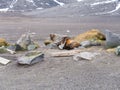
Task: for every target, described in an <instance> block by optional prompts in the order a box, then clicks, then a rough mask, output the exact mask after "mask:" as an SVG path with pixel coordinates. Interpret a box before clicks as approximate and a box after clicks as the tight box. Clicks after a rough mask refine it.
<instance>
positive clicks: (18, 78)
mask: <svg viewBox="0 0 120 90" xmlns="http://www.w3.org/2000/svg"><path fill="white" fill-rule="evenodd" d="M119 23H120V18H119V17H80V18H25V17H2V16H1V17H0V37H2V38H5V39H6V40H7V41H8V42H10V43H13V42H15V41H16V40H17V39H18V38H19V37H20V36H21V34H23V33H25V32H27V31H29V30H30V31H31V32H35V33H36V35H35V36H34V38H33V39H35V40H37V41H39V42H40V45H41V48H40V49H39V50H41V51H42V50H43V49H44V45H43V40H44V39H45V38H47V37H48V36H49V34H50V33H59V34H67V35H70V36H74V35H78V34H79V33H82V32H85V31H87V30H90V29H93V28H96V29H100V30H101V31H103V32H104V30H106V29H109V30H111V31H113V32H116V33H120V30H119V28H120V25H119ZM67 30H69V31H70V32H69V33H68V32H66V31H67ZM91 51H92V52H99V53H101V55H100V56H98V57H97V58H95V59H93V60H92V61H85V60H81V61H74V60H73V58H72V57H60V58H59V57H51V56H49V55H47V54H46V55H45V59H44V61H43V62H40V63H37V64H34V65H32V66H26V65H25V66H20V65H18V64H17V61H16V60H17V57H19V56H20V55H21V54H24V53H25V52H22V53H17V54H16V55H10V54H0V56H2V57H5V58H8V59H10V60H12V62H11V63H9V64H8V65H6V66H3V65H0V90H120V85H119V84H120V59H119V58H120V57H117V56H115V54H114V53H107V52H106V51H105V50H103V48H101V47H95V48H94V49H93V48H92V49H91Z"/></svg>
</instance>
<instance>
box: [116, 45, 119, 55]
mask: <svg viewBox="0 0 120 90" xmlns="http://www.w3.org/2000/svg"><path fill="white" fill-rule="evenodd" d="M115 53H116V55H118V56H119V55H120V46H118V47H117V48H116V49H115Z"/></svg>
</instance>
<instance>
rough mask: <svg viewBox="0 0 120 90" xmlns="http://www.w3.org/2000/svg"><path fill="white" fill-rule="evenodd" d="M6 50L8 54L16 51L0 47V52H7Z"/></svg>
mask: <svg viewBox="0 0 120 90" xmlns="http://www.w3.org/2000/svg"><path fill="white" fill-rule="evenodd" d="M7 52H9V53H10V54H15V53H16V52H15V51H13V50H10V49H8V48H6V47H5V46H2V47H0V53H7Z"/></svg>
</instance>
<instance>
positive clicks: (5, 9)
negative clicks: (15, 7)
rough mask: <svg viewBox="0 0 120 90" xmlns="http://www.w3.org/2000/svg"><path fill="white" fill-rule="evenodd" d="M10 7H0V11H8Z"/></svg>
mask: <svg viewBox="0 0 120 90" xmlns="http://www.w3.org/2000/svg"><path fill="white" fill-rule="evenodd" d="M8 9H9V8H2V9H0V12H7V11H8Z"/></svg>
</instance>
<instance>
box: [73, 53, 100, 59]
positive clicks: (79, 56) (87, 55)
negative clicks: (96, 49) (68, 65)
mask: <svg viewBox="0 0 120 90" xmlns="http://www.w3.org/2000/svg"><path fill="white" fill-rule="evenodd" d="M97 55H100V53H92V52H80V53H79V54H76V55H74V56H73V60H75V61H79V60H92V59H93V58H95V57H96V56H97Z"/></svg>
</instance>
